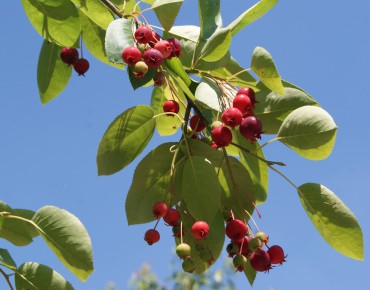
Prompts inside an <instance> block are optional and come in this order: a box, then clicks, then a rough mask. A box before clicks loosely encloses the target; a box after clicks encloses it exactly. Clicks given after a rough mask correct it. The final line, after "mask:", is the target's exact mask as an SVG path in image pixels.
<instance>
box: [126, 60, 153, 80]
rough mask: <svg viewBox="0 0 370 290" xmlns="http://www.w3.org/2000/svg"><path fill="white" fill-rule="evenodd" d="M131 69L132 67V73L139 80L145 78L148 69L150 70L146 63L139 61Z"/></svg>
mask: <svg viewBox="0 0 370 290" xmlns="http://www.w3.org/2000/svg"><path fill="white" fill-rule="evenodd" d="M130 67H131V70H132V73H133V74H134V76H135V77H136V78H138V79H141V78H143V77H145V74H146V73H147V72H148V69H149V68H148V66H147V65H146V63H145V62H143V61H138V62H137V63H135V64H134V65H132V66H130Z"/></svg>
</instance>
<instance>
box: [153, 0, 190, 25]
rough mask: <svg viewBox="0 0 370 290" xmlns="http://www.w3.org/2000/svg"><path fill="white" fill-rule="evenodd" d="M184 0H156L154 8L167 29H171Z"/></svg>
mask: <svg viewBox="0 0 370 290" xmlns="http://www.w3.org/2000/svg"><path fill="white" fill-rule="evenodd" d="M183 1H184V0H156V1H155V2H154V4H153V5H152V9H153V10H154V12H155V14H156V15H157V18H158V20H159V22H160V23H161V24H162V26H163V28H164V29H165V30H170V29H171V27H172V25H173V24H174V22H175V19H176V16H177V14H178V13H179V11H180V8H181V5H182V2H183Z"/></svg>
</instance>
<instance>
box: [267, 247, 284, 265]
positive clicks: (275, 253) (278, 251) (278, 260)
mask: <svg viewBox="0 0 370 290" xmlns="http://www.w3.org/2000/svg"><path fill="white" fill-rule="evenodd" d="M267 253H268V254H269V256H270V259H271V264H283V263H284V262H286V260H285V258H286V256H285V255H284V250H283V248H282V247H280V246H278V245H274V246H271V247H270V248H269V249H268V250H267Z"/></svg>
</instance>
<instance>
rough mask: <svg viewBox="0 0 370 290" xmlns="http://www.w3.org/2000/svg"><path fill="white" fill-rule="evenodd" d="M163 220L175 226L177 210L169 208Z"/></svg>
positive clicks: (177, 220) (178, 217) (177, 215)
mask: <svg viewBox="0 0 370 290" xmlns="http://www.w3.org/2000/svg"><path fill="white" fill-rule="evenodd" d="M163 220H164V221H165V222H166V223H167V224H168V225H170V226H175V225H177V224H178V222H179V220H180V214H179V212H178V211H177V210H176V209H174V208H169V209H168V210H167V213H166V215H165V216H164V217H163Z"/></svg>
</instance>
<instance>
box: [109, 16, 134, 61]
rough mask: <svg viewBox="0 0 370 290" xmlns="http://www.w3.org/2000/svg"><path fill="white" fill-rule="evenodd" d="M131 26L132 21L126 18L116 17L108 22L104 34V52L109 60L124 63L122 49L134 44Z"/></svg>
mask: <svg viewBox="0 0 370 290" xmlns="http://www.w3.org/2000/svg"><path fill="white" fill-rule="evenodd" d="M131 28H132V21H131V20H128V19H126V18H120V19H116V20H114V21H112V22H111V23H110V24H109V26H108V29H107V33H106V35H105V52H106V54H107V57H108V60H109V61H111V62H113V63H120V64H124V62H123V59H122V51H123V50H124V49H125V48H126V47H129V46H135V41H134V37H133V36H132V30H131Z"/></svg>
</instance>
